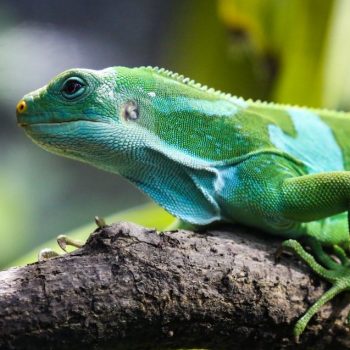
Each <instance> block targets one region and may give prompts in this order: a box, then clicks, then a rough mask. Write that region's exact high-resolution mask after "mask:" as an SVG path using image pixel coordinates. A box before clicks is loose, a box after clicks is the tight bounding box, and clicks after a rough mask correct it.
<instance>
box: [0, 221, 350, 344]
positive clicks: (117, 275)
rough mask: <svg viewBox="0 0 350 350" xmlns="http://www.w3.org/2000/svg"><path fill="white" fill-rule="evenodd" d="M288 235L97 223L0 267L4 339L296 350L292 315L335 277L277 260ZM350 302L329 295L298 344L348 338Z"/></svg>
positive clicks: (288, 258)
mask: <svg viewBox="0 0 350 350" xmlns="http://www.w3.org/2000/svg"><path fill="white" fill-rule="evenodd" d="M262 238H263V239H262ZM279 244H280V241H278V240H274V239H273V238H271V237H267V238H266V235H262V234H261V233H260V234H259V232H255V234H254V233H252V230H251V229H245V228H242V227H238V226H233V227H225V228H221V229H220V230H218V229H217V230H210V231H208V232H203V233H194V232H189V231H178V232H167V233H164V234H157V233H156V232H155V231H154V230H148V229H144V228H142V227H139V226H137V225H134V224H130V223H119V224H114V225H112V226H108V227H106V228H104V229H100V230H97V231H96V232H95V233H94V234H92V236H91V237H90V239H89V240H88V242H87V244H86V245H85V246H84V247H83V248H82V249H79V250H76V251H75V252H73V253H71V254H67V255H63V256H61V257H58V258H54V259H51V260H48V261H44V262H39V263H35V264H31V265H28V266H26V267H20V268H14V269H10V270H7V271H2V272H0V285H1V288H0V348H1V349H82V348H84V349H90V348H91V349H92V348H93V349H96V348H101V349H177V348H182V349H184V348H188V349H191V348H211V349H236V348H237V349H238V348H242V349H245V348H248V347H249V348H254V349H279V348H286V349H287V348H290V349H294V348H296V347H297V346H296V344H295V343H294V340H293V337H292V336H291V333H292V328H293V324H294V323H295V321H296V320H297V318H298V317H300V316H301V315H302V314H303V312H304V311H305V310H306V309H307V308H308V307H309V306H310V304H311V303H312V302H314V301H315V300H316V299H317V298H318V297H319V296H320V295H321V294H322V293H323V292H324V291H325V290H326V288H327V287H328V286H327V285H326V284H325V283H323V282H322V281H320V279H319V278H318V277H315V276H314V275H312V274H311V273H310V271H309V269H308V268H306V267H304V266H303V265H302V264H300V263H299V262H298V260H297V259H295V258H293V257H292V256H283V257H282V258H281V260H280V262H279V263H278V264H276V263H275V261H274V253H275V251H276V249H277V248H278V247H279ZM346 302H347V297H346V296H342V297H338V298H336V300H335V301H334V302H333V303H329V304H327V305H326V306H325V307H324V308H323V309H322V311H321V312H319V313H318V314H317V316H316V317H315V318H314V319H313V320H312V322H311V323H310V326H309V327H308V329H307V331H306V332H305V333H304V334H303V336H302V338H301V343H300V344H299V345H298V348H300V349H302V348H303V349H304V348H310V346H311V347H312V348H313V349H326V348H331V347H333V348H336V349H342V348H344V349H348V348H350V336H349V334H348V330H347V328H346V326H345V325H344V324H343V320H344V317H345V316H346V307H345V305H346Z"/></svg>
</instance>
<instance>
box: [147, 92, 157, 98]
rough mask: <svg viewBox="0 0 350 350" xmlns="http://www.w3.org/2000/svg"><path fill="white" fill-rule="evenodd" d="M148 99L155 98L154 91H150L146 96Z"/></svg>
mask: <svg viewBox="0 0 350 350" xmlns="http://www.w3.org/2000/svg"><path fill="white" fill-rule="evenodd" d="M147 95H148V96H149V97H156V93H155V92H154V91H151V92H149V93H148V94H147Z"/></svg>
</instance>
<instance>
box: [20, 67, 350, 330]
mask: <svg viewBox="0 0 350 350" xmlns="http://www.w3.org/2000/svg"><path fill="white" fill-rule="evenodd" d="M17 118H18V124H19V125H20V126H22V127H23V128H24V130H25V131H26V133H27V135H28V136H29V137H30V138H31V139H32V140H33V141H34V142H36V143H37V144H38V145H40V146H41V147H43V148H45V149H46V150H48V151H51V152H53V153H56V154H60V155H63V156H66V157H70V158H74V159H78V160H80V161H83V162H86V163H89V164H92V165H94V166H96V167H98V168H101V169H104V170H107V171H110V172H114V173H118V174H121V175H122V176H124V177H125V178H127V179H128V180H130V181H131V182H132V183H133V184H135V185H136V186H137V187H139V188H140V189H141V190H142V191H144V192H146V193H147V194H148V195H149V196H150V197H152V198H153V199H154V200H155V201H156V202H157V203H159V204H160V205H161V206H162V207H164V208H165V209H166V210H167V211H169V212H170V213H171V214H173V215H174V216H175V217H177V218H179V219H180V220H181V221H182V222H184V223H188V224H193V225H198V226H203V225H208V224H210V223H213V222H217V221H225V222H239V223H242V224H246V225H250V226H254V227H257V228H260V229H262V230H263V231H265V232H268V233H271V234H274V235H278V236H280V237H285V238H288V240H286V241H285V242H284V243H283V246H284V247H287V248H289V249H291V250H292V251H294V252H295V253H296V254H297V255H298V256H299V257H300V258H301V259H302V260H304V261H305V262H306V263H307V264H308V265H309V266H310V267H311V268H312V270H313V271H314V272H316V273H317V274H318V275H320V276H322V277H323V278H324V279H326V280H327V281H329V282H330V283H331V284H332V287H331V288H330V289H329V290H328V291H327V292H326V293H325V294H324V295H323V296H322V297H321V298H320V299H319V300H318V301H317V302H316V303H315V304H314V305H313V306H312V307H311V308H310V309H309V310H308V311H307V312H306V313H305V315H304V316H303V317H302V318H301V319H300V320H299V321H298V322H297V324H296V326H295V329H294V333H295V335H296V336H299V335H300V334H301V333H302V332H303V330H304V329H305V327H306V325H307V323H308V322H309V320H310V318H311V317H312V316H313V315H314V314H315V313H316V312H317V311H318V310H319V309H320V307H321V306H322V305H323V304H324V303H326V302H327V301H329V300H330V299H332V298H333V297H334V296H335V295H336V294H338V293H340V292H342V291H345V290H349V289H350V259H349V257H348V255H347V254H348V253H349V243H350V240H349V221H348V217H347V213H348V210H349V205H350V171H349V170H350V114H347V113H343V112H335V111H327V110H318V109H309V108H299V107H293V106H288V105H279V104H273V103H265V102H257V101H251V100H247V101H246V100H243V99H242V98H239V97H235V96H231V95H229V94H224V93H222V92H219V91H216V90H214V89H209V88H207V87H206V86H202V85H200V84H198V83H195V82H194V81H193V80H190V79H188V78H184V77H183V76H181V75H178V74H176V73H172V72H169V71H167V70H164V69H159V68H152V67H140V68H125V67H114V68H108V69H104V70H101V71H94V70H87V69H72V70H68V71H66V72H64V73H62V74H60V75H58V76H57V77H56V78H54V79H53V80H52V81H51V82H50V83H49V84H48V85H46V86H44V87H43V88H41V89H39V90H36V91H34V92H32V93H29V94H27V95H25V96H24V98H23V99H22V100H21V101H20V102H19V103H18V105H17ZM297 240H299V241H302V242H304V243H305V244H307V245H308V246H309V247H310V248H311V249H312V255H311V254H309V253H308V252H306V251H305V250H304V249H303V248H302V246H301V245H300V243H299V242H298V241H297ZM324 247H328V249H330V250H331V252H332V253H333V255H335V256H337V257H338V261H336V260H334V259H333V258H332V257H331V256H330V255H328V253H326V252H325V251H324V250H323V248H324ZM315 259H316V260H317V261H316V260H315Z"/></svg>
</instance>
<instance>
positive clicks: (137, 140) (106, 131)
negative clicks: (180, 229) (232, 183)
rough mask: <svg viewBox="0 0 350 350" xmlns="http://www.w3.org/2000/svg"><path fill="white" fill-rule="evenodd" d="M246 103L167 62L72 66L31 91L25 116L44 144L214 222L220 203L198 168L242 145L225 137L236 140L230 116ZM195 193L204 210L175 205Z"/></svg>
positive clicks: (20, 116)
mask: <svg viewBox="0 0 350 350" xmlns="http://www.w3.org/2000/svg"><path fill="white" fill-rule="evenodd" d="M241 103H242V101H240V100H238V99H237V100H233V99H232V100H230V99H229V98H227V97H225V96H224V95H223V94H221V93H219V92H215V91H214V90H212V89H210V90H209V89H207V88H206V87H203V86H201V85H200V84H196V83H194V82H193V81H190V80H189V79H186V78H184V77H182V76H179V75H177V74H174V73H171V72H168V71H165V70H162V69H153V68H149V67H140V68H125V67H114V68H108V69H105V70H101V71H94V70H87V69H71V70H68V71H66V72H64V73H62V74H60V75H58V76H57V77H55V78H54V79H53V80H52V81H51V82H49V84H48V85H46V86H44V87H42V88H40V89H38V90H36V91H34V92H31V93H29V94H27V95H25V96H24V97H23V99H22V100H21V101H20V102H19V103H18V105H17V120H18V124H19V125H20V126H22V127H23V128H24V130H25V131H26V133H27V134H28V136H29V137H30V138H31V139H32V140H33V141H34V142H36V143H37V144H39V145H40V146H42V147H43V148H45V149H47V150H49V151H51V152H54V153H58V154H61V155H64V156H67V157H70V158H75V159H78V160H81V161H84V162H87V163H90V164H92V165H94V166H97V167H99V168H102V169H105V170H109V171H112V172H117V173H121V174H122V175H123V176H125V177H127V178H128V179H129V180H131V181H133V182H134V183H135V184H136V185H137V186H139V187H141V188H142V189H143V190H144V191H145V192H147V193H148V194H150V195H151V196H152V197H153V198H154V199H155V200H156V201H157V202H160V203H162V204H163V206H164V207H166V208H168V210H169V211H170V212H172V213H173V214H175V215H176V216H180V217H182V218H184V217H185V212H187V213H188V214H186V215H187V216H188V215H190V218H186V221H189V222H199V221H200V220H201V222H204V221H206V222H207V221H212V220H213V217H216V215H217V214H216V209H215V210H214V209H212V206H213V204H212V203H211V201H212V200H211V199H210V200H209V199H208V198H207V197H206V195H205V194H203V193H202V191H203V190H202V188H199V186H198V185H197V184H196V180H195V179H193V178H192V177H193V176H195V175H194V173H193V172H194V171H197V169H203V170H202V171H209V170H207V169H209V167H210V162H212V161H221V160H222V159H223V158H224V157H226V158H230V157H231V156H232V154H231V153H232V150H234V147H232V146H231V145H227V143H223V142H219V140H220V139H221V138H222V137H225V135H224V134H225V133H227V134H228V136H229V137H230V138H231V139H232V135H233V133H232V125H233V124H232V122H231V121H230V119H231V118H229V117H230V116H232V115H234V114H235V113H237V111H238V110H239V108H241V105H240V104H241ZM215 116H217V118H215ZM236 124H237V125H238V124H239V123H238V122H237V123H236ZM210 149H212V151H210ZM208 150H209V151H208ZM189 169H192V170H189ZM194 169H195V170H194ZM175 178H177V181H174V179H175ZM160 181H161V182H162V186H161V185H160ZM175 186H178V188H176V189H175V188H174V187H175ZM161 191H163V192H164V193H160V192H161ZM197 192H198V193H197ZM189 193H191V194H193V199H191V200H193V202H196V203H197V204H196V206H197V207H198V209H196V210H198V211H199V213H198V214H196V215H194V213H192V214H190V211H188V210H187V211H186V210H185V208H186V206H184V205H183V206H182V208H180V207H181V206H180V205H178V204H175V203H181V201H182V200H184V201H185V198H186V203H188V202H189V201H190V199H189V198H188V194H189ZM170 194H171V196H174V197H176V198H172V199H171V200H170V199H169V198H168V197H169V196H170ZM180 194H181V196H182V197H181V198H182V199H180ZM200 202H202V203H203V204H202V206H203V208H200V206H199V204H198V203H200ZM208 202H210V203H208ZM170 203H171V204H170ZM186 205H187V204H186ZM170 206H171V208H170ZM194 207H195V205H193V208H194ZM204 207H205V209H204ZM180 210H183V211H184V214H179V211H180ZM192 210H194V209H192ZM213 212H215V215H214V214H213ZM204 213H206V214H205V215H206V218H205V219H204ZM199 216H200V220H199V219H198V217H199ZM192 217H196V218H197V219H196V220H195V219H192Z"/></svg>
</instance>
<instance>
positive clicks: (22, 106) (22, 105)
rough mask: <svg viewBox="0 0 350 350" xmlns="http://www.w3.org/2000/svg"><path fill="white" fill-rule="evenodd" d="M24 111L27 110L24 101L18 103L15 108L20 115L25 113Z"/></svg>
mask: <svg viewBox="0 0 350 350" xmlns="http://www.w3.org/2000/svg"><path fill="white" fill-rule="evenodd" d="M26 110H27V104H26V102H25V101H24V100H21V101H19V102H18V104H17V107H16V111H17V113H19V114H20V113H23V112H25V111H26Z"/></svg>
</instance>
